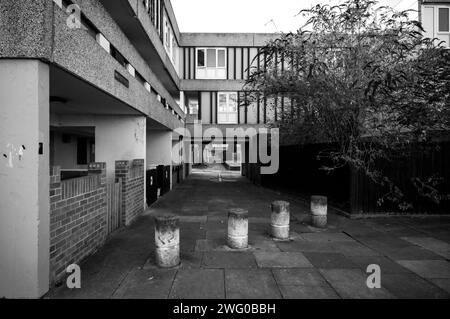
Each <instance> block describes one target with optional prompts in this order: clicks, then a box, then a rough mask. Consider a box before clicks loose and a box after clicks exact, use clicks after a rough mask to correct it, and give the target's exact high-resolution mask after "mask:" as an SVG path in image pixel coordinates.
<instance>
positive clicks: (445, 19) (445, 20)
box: [439, 8, 450, 32]
mask: <svg viewBox="0 0 450 319" xmlns="http://www.w3.org/2000/svg"><path fill="white" fill-rule="evenodd" d="M449 11H450V9H449V8H439V31H443V32H448V31H449V23H450V17H449Z"/></svg>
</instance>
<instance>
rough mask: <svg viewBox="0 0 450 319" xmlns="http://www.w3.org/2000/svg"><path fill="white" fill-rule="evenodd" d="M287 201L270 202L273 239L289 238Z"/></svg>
mask: <svg viewBox="0 0 450 319" xmlns="http://www.w3.org/2000/svg"><path fill="white" fill-rule="evenodd" d="M289 221H290V212H289V203H288V202H285V201H275V202H273V203H272V215H271V223H270V226H271V230H272V237H273V238H275V239H281V240H287V239H289Z"/></svg>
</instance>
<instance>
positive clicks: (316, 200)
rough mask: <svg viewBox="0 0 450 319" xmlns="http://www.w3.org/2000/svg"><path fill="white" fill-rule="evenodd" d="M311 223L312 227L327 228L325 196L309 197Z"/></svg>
mask: <svg viewBox="0 0 450 319" xmlns="http://www.w3.org/2000/svg"><path fill="white" fill-rule="evenodd" d="M311 221H312V225H313V226H314V227H319V228H325V227H326V226H327V198H326V197H325V196H311Z"/></svg>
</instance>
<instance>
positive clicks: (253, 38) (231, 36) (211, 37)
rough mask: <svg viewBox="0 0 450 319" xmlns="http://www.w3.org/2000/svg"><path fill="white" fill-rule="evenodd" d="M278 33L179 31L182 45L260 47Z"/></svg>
mask: <svg viewBox="0 0 450 319" xmlns="http://www.w3.org/2000/svg"><path fill="white" fill-rule="evenodd" d="M279 37H280V34H279V33H181V42H180V45H181V46H183V47H211V46H214V47H262V46H264V45H265V44H266V43H267V42H268V41H270V40H275V39H277V38H279Z"/></svg>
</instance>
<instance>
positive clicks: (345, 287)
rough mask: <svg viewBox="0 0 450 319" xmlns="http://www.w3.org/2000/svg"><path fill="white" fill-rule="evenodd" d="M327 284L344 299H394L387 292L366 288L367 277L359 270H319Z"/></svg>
mask: <svg viewBox="0 0 450 319" xmlns="http://www.w3.org/2000/svg"><path fill="white" fill-rule="evenodd" d="M320 272H321V273H322V275H323V276H324V277H325V278H326V279H327V281H328V283H329V284H330V285H331V287H333V289H334V290H336V292H337V293H338V294H339V296H340V297H342V298H345V299H392V298H395V296H394V295H392V294H391V293H390V292H389V291H388V290H386V289H384V288H383V287H381V288H373V289H371V288H368V287H367V284H366V280H367V277H366V276H365V275H364V273H363V272H362V271H361V270H359V269H320Z"/></svg>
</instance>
